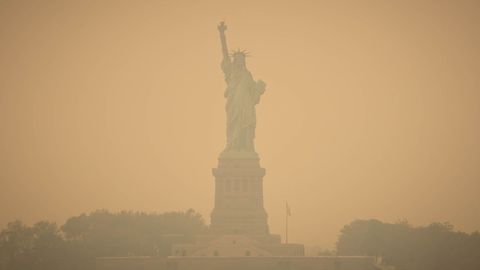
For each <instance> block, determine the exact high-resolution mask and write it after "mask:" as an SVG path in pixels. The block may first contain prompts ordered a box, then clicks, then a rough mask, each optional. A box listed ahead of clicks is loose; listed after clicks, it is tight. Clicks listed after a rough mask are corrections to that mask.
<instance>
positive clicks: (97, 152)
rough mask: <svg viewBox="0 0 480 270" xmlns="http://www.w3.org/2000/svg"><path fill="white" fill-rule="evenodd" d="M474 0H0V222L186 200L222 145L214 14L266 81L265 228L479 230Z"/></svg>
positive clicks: (478, 41)
mask: <svg viewBox="0 0 480 270" xmlns="http://www.w3.org/2000/svg"><path fill="white" fill-rule="evenodd" d="M478 14H480V2H479V1H380V0H378V1H373V0H364V1H354V0H352V1H87V0H85V1H80V0H78V1H13V0H11V1H5V0H4V1H0V181H1V182H0V184H1V185H0V226H1V227H3V226H5V225H6V224H7V222H9V221H12V220H15V219H20V220H23V221H25V222H27V223H33V222H35V221H39V220H43V219H48V220H53V221H56V222H59V223H60V224H61V223H63V222H64V221H65V219H66V218H68V217H71V216H74V215H78V214H81V213H84V212H90V211H93V210H96V209H101V208H103V209H108V210H112V211H117V210H123V209H125V210H140V211H158V212H163V211H172V210H186V209H188V208H194V209H196V210H198V211H199V212H200V213H201V214H202V215H203V216H204V217H205V219H206V221H207V222H208V223H209V221H210V218H209V215H210V211H211V210H212V208H213V199H214V197H213V195H214V194H213V191H214V190H213V188H214V181H213V180H214V178H213V176H212V174H211V168H213V167H215V166H216V165H217V157H218V154H219V153H220V152H221V151H222V150H223V147H224V143H225V111H224V106H225V100H224V97H223V91H224V87H225V83H224V80H223V74H222V71H221V70H220V61H221V47H220V41H219V37H218V32H217V28H216V26H217V24H218V22H219V21H221V20H226V23H227V25H228V27H229V28H228V30H227V32H226V34H227V41H228V43H229V47H230V49H236V48H242V49H246V50H248V51H249V52H250V53H251V57H250V58H248V62H247V65H248V67H249V69H250V71H251V72H252V74H253V76H254V78H255V79H262V80H264V81H265V82H266V83H267V90H266V92H265V94H264V95H263V96H262V100H261V102H260V104H259V105H258V106H257V130H256V140H255V144H256V149H257V152H258V153H259V155H260V157H261V164H262V166H263V167H264V168H266V170H267V174H266V176H265V178H264V190H265V191H264V192H265V194H264V196H265V208H266V210H267V212H268V213H269V223H270V229H271V232H272V233H277V234H282V235H283V234H284V218H285V206H284V205H285V200H288V202H289V204H290V206H291V209H292V217H291V219H290V232H289V239H290V242H298V243H305V244H307V245H320V246H322V247H325V248H332V247H333V246H334V243H335V241H336V239H337V236H338V233H339V230H340V229H341V227H342V226H343V225H345V224H347V223H349V222H351V221H352V220H354V219H367V218H377V219H380V220H382V221H386V222H396V221H398V220H404V219H407V220H408V221H409V222H411V223H412V224H414V225H426V224H429V223H431V222H435V221H439V222H443V221H448V222H451V223H452V224H454V225H455V227H456V228H457V229H458V230H462V231H467V232H471V231H475V230H479V229H480V215H479V213H480V196H479V190H480V183H479V182H480V166H479V165H480V141H479V139H480V126H479V125H480V76H479V74H480V16H478Z"/></svg>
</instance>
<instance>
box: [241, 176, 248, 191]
mask: <svg viewBox="0 0 480 270" xmlns="http://www.w3.org/2000/svg"><path fill="white" fill-rule="evenodd" d="M242 191H243V192H247V191H248V180H247V179H242Z"/></svg>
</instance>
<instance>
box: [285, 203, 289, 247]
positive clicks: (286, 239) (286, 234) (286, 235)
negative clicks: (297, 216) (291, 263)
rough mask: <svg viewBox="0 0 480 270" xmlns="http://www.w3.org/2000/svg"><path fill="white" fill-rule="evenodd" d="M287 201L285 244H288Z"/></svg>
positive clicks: (286, 208) (286, 209) (286, 205)
mask: <svg viewBox="0 0 480 270" xmlns="http://www.w3.org/2000/svg"><path fill="white" fill-rule="evenodd" d="M288 214H289V213H288V202H285V244H288Z"/></svg>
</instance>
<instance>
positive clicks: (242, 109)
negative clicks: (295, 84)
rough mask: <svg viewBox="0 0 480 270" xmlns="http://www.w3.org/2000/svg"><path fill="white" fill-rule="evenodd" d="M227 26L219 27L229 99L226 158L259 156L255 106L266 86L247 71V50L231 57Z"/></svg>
mask: <svg viewBox="0 0 480 270" xmlns="http://www.w3.org/2000/svg"><path fill="white" fill-rule="evenodd" d="M226 29H227V26H226V25H225V23H224V22H221V23H220V25H219V26H218V31H219V32H220V40H221V43H222V52H223V60H222V70H223V73H224V74H225V82H226V83H227V87H226V89H225V98H226V99H227V104H226V108H225V110H226V113H227V144H226V147H225V150H224V151H223V155H228V154H234V155H235V154H239V152H244V153H245V154H250V155H251V154H253V155H254V156H256V153H255V147H254V143H253V140H254V138H255V125H256V115H255V105H256V104H258V102H259V101H260V96H261V95H262V94H263V92H265V83H264V82H263V81H261V80H258V81H255V80H254V79H253V77H252V74H251V73H250V71H248V69H247V66H246V62H245V58H246V57H247V56H248V55H247V53H246V52H245V51H242V50H237V51H235V52H233V53H232V54H231V55H229V54H228V48H227V41H226V38H225V30H226Z"/></svg>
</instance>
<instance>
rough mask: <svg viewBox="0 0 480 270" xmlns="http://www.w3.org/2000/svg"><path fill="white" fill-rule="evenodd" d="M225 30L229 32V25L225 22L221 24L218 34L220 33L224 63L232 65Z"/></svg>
mask: <svg viewBox="0 0 480 270" xmlns="http://www.w3.org/2000/svg"><path fill="white" fill-rule="evenodd" d="M225 30H227V25H226V24H225V22H220V24H219V25H218V32H219V33H220V42H221V43H222V53H223V62H226V63H230V57H229V56H228V47H227V38H226V37H225Z"/></svg>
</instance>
